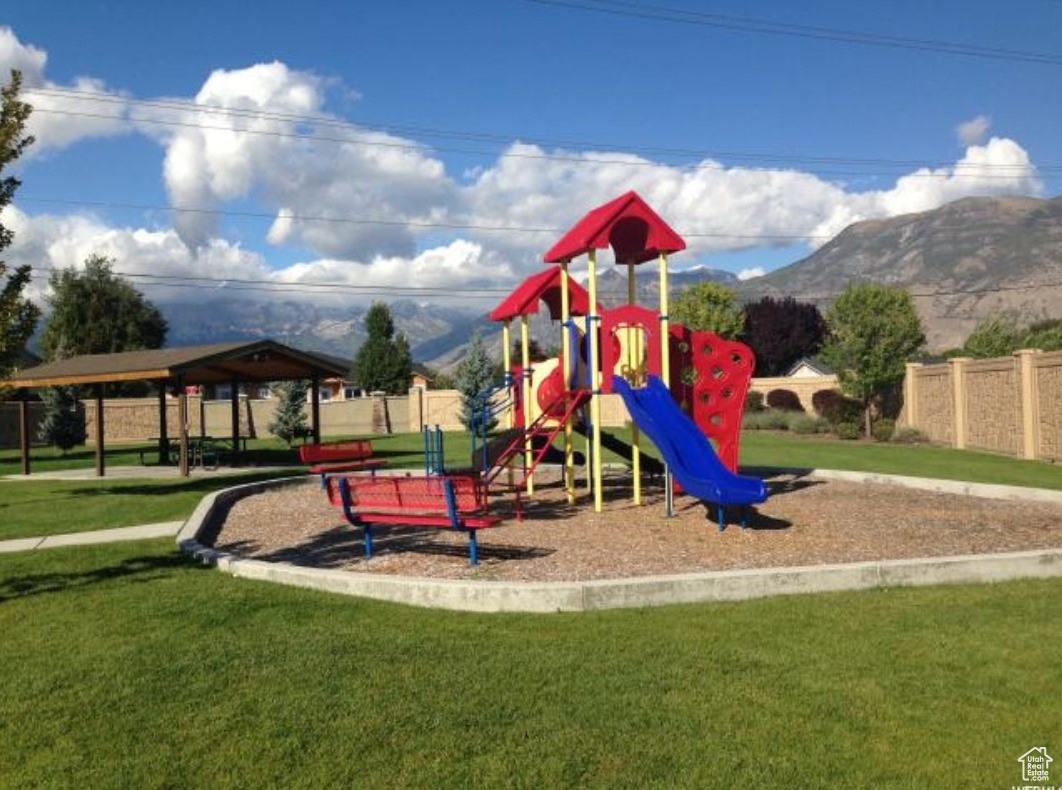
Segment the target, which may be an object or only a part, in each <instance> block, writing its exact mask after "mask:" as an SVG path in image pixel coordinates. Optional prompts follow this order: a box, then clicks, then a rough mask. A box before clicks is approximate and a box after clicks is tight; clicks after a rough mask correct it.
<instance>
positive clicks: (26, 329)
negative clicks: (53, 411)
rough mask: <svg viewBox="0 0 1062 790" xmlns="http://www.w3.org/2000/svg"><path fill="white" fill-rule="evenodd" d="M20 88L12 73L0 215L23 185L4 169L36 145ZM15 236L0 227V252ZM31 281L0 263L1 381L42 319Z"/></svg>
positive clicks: (0, 119)
mask: <svg viewBox="0 0 1062 790" xmlns="http://www.w3.org/2000/svg"><path fill="white" fill-rule="evenodd" d="M21 86H22V74H21V72H19V71H18V70H12V71H11V82H9V83H8V84H7V85H5V86H4V87H3V88H2V89H0V212H2V211H3V210H4V208H5V207H6V206H7V205H9V204H10V203H11V199H12V198H13V197H14V195H15V191H16V190H17V189H18V188H19V186H21V183H22V182H21V181H19V180H18V179H17V178H15V177H14V176H10V175H9V176H6V177H4V176H3V172H4V169H5V168H6V167H7V166H8V165H10V164H11V163H12V162H14V161H15V160H16V159H18V158H19V157H20V156H21V155H22V153H23V151H25V149H26V148H27V146H29V145H31V144H32V143H33V138H32V137H30V136H24V135H23V132H24V130H25V128H26V121H27V119H28V118H29V116H30V112H32V109H33V108H32V107H30V105H28V104H26V103H25V102H22V101H19V99H18V94H19V90H20V88H21ZM14 236H15V234H14V231H12V230H11V229H10V228H5V227H4V226H3V225H2V224H0V252H2V251H3V250H4V249H6V248H7V247H9V246H10V245H11V242H12V240H13V239H14ZM29 281H30V267H29V266H19V267H18V268H17V269H15V270H14V271H12V272H11V273H10V274H8V269H7V266H6V264H5V263H4V262H3V261H2V260H0V378H2V377H4V376H6V375H7V374H8V373H10V372H11V370H12V368H14V366H15V363H16V362H17V361H18V358H19V355H20V354H21V353H22V350H23V349H24V348H25V347H26V341H27V340H29V337H30V335H32V334H33V330H34V329H35V328H36V326H37V318H38V317H39V316H40V310H39V309H38V308H37V306H36V305H34V304H33V303H32V302H30V301H29V300H28V299H24V298H23V296H22V292H23V290H24V289H25V287H26V285H27V284H28V283H29Z"/></svg>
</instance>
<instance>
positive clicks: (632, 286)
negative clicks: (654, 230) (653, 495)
mask: <svg viewBox="0 0 1062 790" xmlns="http://www.w3.org/2000/svg"><path fill="white" fill-rule="evenodd" d="M636 285H637V280H636V279H635V273H634V262H633V261H628V262H627V304H630V305H633V304H635V303H636V302H637V290H636ZM642 331H644V330H639V329H637V328H635V327H633V326H629V327H627V366H628V369H629V370H630V371H631V383H632V385H634V384H636V383H637V384H640V383H641V382H640V381H639V378H640V377H639V375H638V369H639V368H640V366H641V359H640V357H641V346H642ZM631 472H632V474H633V476H634V504H636V505H640V504H642V437H641V432H640V431H639V430H638V425H637V424H636V423H635V422H634V421H633V420H631Z"/></svg>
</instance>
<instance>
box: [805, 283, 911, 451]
mask: <svg viewBox="0 0 1062 790" xmlns="http://www.w3.org/2000/svg"><path fill="white" fill-rule="evenodd" d="M826 324H827V326H828V327H829V332H830V334H829V339H828V340H827V341H826V345H825V346H824V347H823V349H822V356H823V358H824V359H825V360H826V362H827V363H828V364H830V365H832V366H833V368H834V370H836V371H837V377H838V379H840V382H841V389H842V390H843V391H844V393H845V394H846V395H850V396H852V397H854V398H858V399H859V401H860V403H862V405H863V414H864V422H865V427H866V435H867V438H870V436H871V428H872V425H871V410H872V407H873V406H874V405H875V404H876V403H878V402H880V401H881V398H882V397H883V396H884V395H885V393H886V391H887V390H888V388H889V387H894V386H895V385H897V384H899V383H900V381H902V380H903V376H904V372H905V370H906V365H905V363H907V362H908V361H910V360H912V359H914V358H915V356H916V355H917V354H918V352H919V351H921V349H922V346H923V345H925V342H926V336H925V331H924V330H923V328H922V320H921V319H920V318H919V317H918V313H917V311H916V310H915V306H914V302H913V301H912V300H911V295H910V294H909V293H907V291H905V290H903V289H902V288H890V287H888V286H885V285H874V284H865V285H849V286H848V287H847V288H845V289H844V292H843V293H842V294H841V295H840V296H839V297H837V301H835V302H834V303H833V305H832V306H831V307H830V309H829V311H828V312H827V314H826Z"/></svg>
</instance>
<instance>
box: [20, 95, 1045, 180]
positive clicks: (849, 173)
mask: <svg viewBox="0 0 1062 790" xmlns="http://www.w3.org/2000/svg"><path fill="white" fill-rule="evenodd" d="M34 112H37V113H46V114H50V115H62V116H70V117H81V118H97V119H102V120H113V121H119V122H129V123H134V124H142V123H146V124H153V125H157V126H167V127H178V128H187V129H197V130H200V131H217V132H226V133H230V134H248V135H255V136H263V137H276V138H285V139H294V140H308V141H312V142H321V143H336V144H340V145H356V146H362V147H366V148H387V149H392V150H402V151H409V152H411V153H417V154H425V153H427V152H429V151H434V152H440V153H451V154H463V155H469V156H492V157H496V158H498V159H526V160H540V161H548V162H566V163H569V164H575V165H612V166H621V167H643V168H644V167H649V168H656V167H673V168H678V169H687V170H691V171H697V170H716V169H723V168H724V167H726V166H724V165H721V164H720V163H718V162H715V161H712V162H703V161H698V162H693V163H689V162H687V163H674V162H654V161H647V160H631V159H616V158H606V157H599V156H588V155H585V154H584V155H574V154H570V155H569V154H550V153H528V152H522V151H512V150H509V151H501V152H499V151H485V150H481V149H469V148H448V147H440V146H427V145H423V144H420V143H415V142H409V143H405V142H385V141H380V140H372V141H370V140H360V139H356V138H350V137H327V136H323V135H318V134H312V133H299V132H282V131H276V130H271V129H246V128H244V129H236V128H232V127H228V126H211V125H208V124H202V123H194V122H190V121H169V120H163V119H159V118H138V119H126V118H116V117H115V116H113V115H105V114H103V113H90V112H79V111H73V110H55V109H49V108H35V109H34ZM759 156H760V157H761V159H762V161H763V162H764V163H768V162H772V160H773V163H774V164H775V165H778V166H782V165H785V164H792V165H796V164H804V165H808V166H811V165H814V164H815V161H816V159H817V160H818V161H820V162H822V163H826V162H827V159H826V158H822V157H820V158H813V157H804V158H803V159H804V161H803V162H799V163H798V162H797V161H796V160H790V159H785V158H783V157H777V158H774V157H773V156H772V155H768V154H762V155H759ZM843 161H844V160H837V162H838V163H843ZM871 161H872V160H849V161H848V166H850V167H864V166H865V167H874V166H877V165H874V164H871ZM893 161H899V160H893ZM861 162H866V163H867V164H865V165H864V164H861ZM882 162H883V163H887V162H889V160H882ZM884 166H886V167H892V168H893V169H891V170H888V171H885V170H823V169H814V173H815V175H817V176H844V177H856V178H870V177H873V176H882V177H886V178H895V177H903V178H948V179H957V178H971V179H978V180H986V179H987V180H1013V179H1014V178H1019V177H1023V176H1025V177H1039V178H1041V179H1043V180H1047V181H1056V180H1059V179H1062V165H1032V164H1028V165H1024V164H1010V163H976V162H953V163H935V164H926V163H911V164H910V166H911V167H920V168H932V169H931V170H929V171H928V172H923V171H916V172H902V171H901V170H900V169H899V168H901V167H903V165H902V164H896V165H891V164H885V165H884ZM730 167H731V169H732V168H733V167H735V166H734V165H731V166H730ZM747 169H749V170H764V171H768V172H770V169H769V168H766V167H764V168H755V167H751V166H750V167H748V168H747ZM782 169H783V170H784V169H786V168H784V167H782ZM940 170H946V171H947V172H939V171H940ZM967 170H970V171H977V172H965V171H967ZM984 170H989V171H995V170H1002V171H1011V172H1004V173H1003V174H997V173H994V172H983V171H984ZM797 172H800V171H797ZM1045 173H1046V175H1045ZM1056 173H1057V174H1056Z"/></svg>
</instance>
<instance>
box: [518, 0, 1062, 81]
mask: <svg viewBox="0 0 1062 790" xmlns="http://www.w3.org/2000/svg"><path fill="white" fill-rule="evenodd" d="M526 2H531V3H536V4H538V5H543V6H551V7H555V8H563V9H569V10H578V11H590V12H592V13H597V14H607V15H610V16H618V17H629V18H634V19H649V20H653V21H658V22H670V23H672V24H684V25H697V26H701V27H711V28H716V29H720V30H730V31H739V32H743V33H759V34H763V35H771V36H789V37H795V38H810V39H818V40H821V41H833V42H841V43H846V44H860V45H864V46H874V47H887V48H891V49H902V50H909V51H922V52H937V53H941V54H946V55H959V56H963V57H972V58H983V59H988V60H1004V61H1015V62H1022V63H1036V64H1040V65H1046V66H1062V55H1057V54H1052V53H1043V52H1027V51H1023V50H1014V49H1001V48H997V47H985V46H980V45H976V44H963V43H958V42H950V41H940V40H935V39H921V38H908V37H905V36H892V35H886V34H881V33H871V32H863V31H858V30H843V29H839V28H827V27H815V26H812V25H797V24H792V23H787V22H775V21H772V20H769V19H756V18H754V17H743V16H732V15H729V14H711V13H704V12H696V11H687V10H685V9H679V8H669V7H666V6H653V5H639V4H636V3H627V2H620V1H619V0H526Z"/></svg>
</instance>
